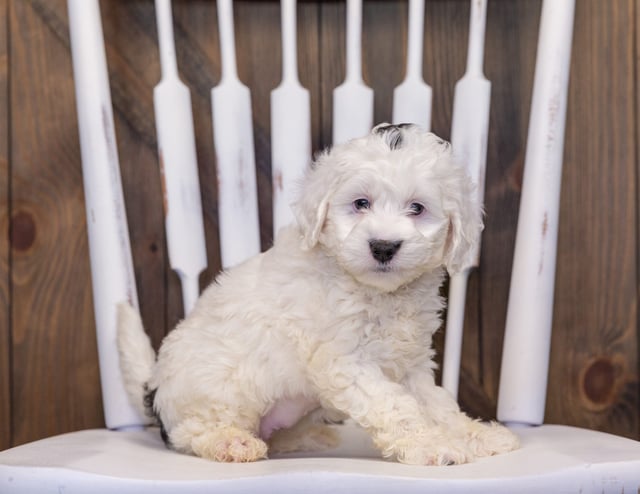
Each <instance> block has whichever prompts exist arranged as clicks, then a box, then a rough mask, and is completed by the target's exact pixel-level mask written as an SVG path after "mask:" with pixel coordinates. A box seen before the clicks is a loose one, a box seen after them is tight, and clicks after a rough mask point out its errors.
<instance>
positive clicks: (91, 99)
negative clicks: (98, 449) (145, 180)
mask: <svg viewBox="0 0 640 494" xmlns="http://www.w3.org/2000/svg"><path fill="white" fill-rule="evenodd" d="M68 10H69V28H70V33H71V47H72V58H73V73H74V79H75V91H76V106H77V111H78V128H79V132H80V150H81V154H82V175H83V181H84V191H85V204H86V209H87V229H88V234H89V257H90V261H91V280H92V287H93V305H94V311H95V319H96V331H97V342H98V357H99V364H100V380H101V386H102V396H103V406H104V415H105V422H106V424H107V427H108V428H110V429H119V428H127V427H136V426H141V425H142V424H143V423H144V420H143V419H142V418H141V417H140V416H139V414H138V413H137V412H136V410H135V409H134V408H133V407H132V406H131V404H130V403H129V398H128V397H127V394H126V392H125V389H124V384H123V381H122V377H121V374H120V367H119V359H118V353H117V348H116V321H117V318H116V306H117V304H119V303H121V302H129V303H130V304H132V305H133V306H134V307H137V305H138V296H137V292H136V284H135V277H134V274H133V262H132V259H131V249H130V245H129V230H128V227H127V217H126V212H125V208H124V199H123V194H122V184H121V181H120V166H119V162H118V150H117V147H116V139H115V130H114V124H113V113H112V106H111V93H110V89H109V78H108V74H107V63H106V57H105V50H104V40H103V35H102V21H101V18H100V6H99V4H98V0H69V1H68Z"/></svg>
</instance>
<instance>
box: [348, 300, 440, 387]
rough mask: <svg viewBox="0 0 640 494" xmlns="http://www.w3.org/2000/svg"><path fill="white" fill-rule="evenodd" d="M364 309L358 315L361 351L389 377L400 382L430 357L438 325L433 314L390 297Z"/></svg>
mask: <svg viewBox="0 0 640 494" xmlns="http://www.w3.org/2000/svg"><path fill="white" fill-rule="evenodd" d="M366 306H367V309H366V310H363V311H362V313H361V315H360V317H361V326H360V333H359V336H360V348H361V351H362V353H363V355H364V357H365V358H367V359H368V360H370V361H373V362H376V363H377V364H378V365H379V366H380V367H381V368H382V370H383V371H384V373H385V374H386V375H387V376H388V377H390V378H392V379H394V380H400V379H402V377H403V376H404V375H405V374H406V372H407V371H408V370H409V369H411V368H413V367H415V366H417V365H420V364H421V363H422V362H424V361H425V360H428V359H430V358H431V356H432V350H431V336H432V334H433V332H434V331H435V330H436V329H437V328H438V326H439V322H438V321H439V319H438V316H437V313H436V312H434V311H430V310H426V308H425V307H424V304H423V306H421V305H420V304H418V303H416V302H415V301H414V300H411V299H407V298H403V297H393V296H390V297H385V298H378V299H377V300H373V301H371V303H369V304H367V305H366Z"/></svg>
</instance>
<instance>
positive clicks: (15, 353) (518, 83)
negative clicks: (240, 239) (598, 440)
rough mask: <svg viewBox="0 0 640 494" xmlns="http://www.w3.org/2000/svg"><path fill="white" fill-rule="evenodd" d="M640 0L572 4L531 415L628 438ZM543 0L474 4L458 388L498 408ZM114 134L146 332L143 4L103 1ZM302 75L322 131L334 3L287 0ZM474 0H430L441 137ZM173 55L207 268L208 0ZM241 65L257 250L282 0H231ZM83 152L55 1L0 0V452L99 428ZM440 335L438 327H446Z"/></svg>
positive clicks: (152, 302)
mask: <svg viewBox="0 0 640 494" xmlns="http://www.w3.org/2000/svg"><path fill="white" fill-rule="evenodd" d="M638 1H639V0H614V1H607V2H603V1H601V0H577V7H576V28H575V35H574V50H573V62H572V68H571V70H572V75H571V88H570V100H569V110H568V122H567V139H566V148H565V164H564V173H563V180H564V182H563V186H562V205H561V208H562V209H561V219H560V239H559V255H558V273H557V293H556V305H555V314H554V332H553V350H552V354H551V369H550V388H549V395H548V404H547V414H546V420H547V422H553V423H564V424H573V425H578V426H583V427H589V428H593V429H598V430H605V431H610V432H614V433H616V434H621V435H624V436H628V437H635V438H640V418H639V413H640V412H639V411H640V398H639V394H640V380H639V378H638V374H639V370H640V363H639V362H640V361H639V358H638V350H639V341H640V335H639V332H638V314H637V306H638V297H637V293H638V281H639V278H640V275H639V270H638V263H637V256H636V252H637V251H638V242H639V239H638V215H637V204H638V170H637V155H638V154H637V153H638V150H637V144H636V143H637V142H638V141H639V139H638V122H637V119H636V114H637V110H638V109H639V108H638V107H637V106H636V105H637V103H636V102H637V101H639V100H640V99H639V98H638V84H637V80H638V73H637V68H636V60H637V58H638V53H639V51H640V41H636V40H637V39H638V34H637V19H638V17H637V16H638V10H637V9H638ZM540 6H541V1H540V0H509V1H506V0H491V1H490V2H489V12H488V26H487V47H486V63H485V72H486V75H487V77H488V78H489V79H490V80H491V82H492V84H493V86H492V87H493V90H492V95H493V105H492V110H491V112H492V113H491V130H490V136H489V156H488V171H487V190H486V211H487V217H486V230H485V234H484V243H483V256H482V262H481V266H480V269H479V270H478V271H477V272H476V273H474V274H473V276H472V278H471V281H470V287H469V303H468V310H467V316H466V334H465V341H464V348H463V356H464V361H465V364H464V366H463V370H462V382H461V402H462V404H463V406H464V407H465V408H466V409H467V410H469V411H470V412H471V413H473V414H476V415H480V416H482V417H493V416H494V415H495V407H496V394H497V388H498V380H499V362H500V355H501V344H502V333H503V329H504V321H505V314H506V301H507V296H508V286H509V281H510V271H511V260H512V251H513V244H514V239H515V228H516V221H517V211H518V201H519V197H520V190H521V178H522V171H523V161H524V153H525V145H526V130H527V123H528V115H529V105H530V100H531V86H532V76H533V69H534V63H535V50H536V42H537V30H538V24H539V14H540ZM101 8H102V15H103V23H104V32H105V38H106V42H107V58H108V62H109V69H110V78H111V87H112V97H113V103H114V115H115V121H116V134H117V138H118V146H119V152H120V161H121V167H122V178H123V184H124V192H125V198H126V202H127V214H128V220H129V225H130V230H131V241H132V249H133V257H134V263H135V272H136V279H137V283H138V290H139V296H140V302H141V311H142V315H143V319H144V322H145V325H146V327H147V329H148V331H149V332H150V333H151V335H152V339H153V342H154V344H155V345H156V346H157V345H158V344H159V343H160V340H161V339H162V337H163V336H164V335H165V334H166V332H167V331H168V330H169V329H170V328H171V327H172V326H173V325H174V324H175V323H176V321H177V320H178V319H179V318H180V314H181V311H182V307H181V298H180V293H179V283H178V279H177V277H176V276H175V274H174V273H172V272H171V271H170V269H169V268H168V266H167V263H168V260H167V253H166V245H165V238H164V231H163V216H162V205H161V186H160V179H159V173H158V164H157V156H156V142H155V129H154V123H153V119H152V118H153V105H152V88H153V86H154V85H155V84H156V83H157V81H158V79H159V60H158V53H157V41H156V28H155V14H154V10H153V2H152V0H103V1H102V3H101ZM298 10H299V12H298V13H299V20H298V31H299V38H298V42H299V45H298V53H299V59H300V78H301V80H302V83H303V84H304V85H305V86H306V87H308V88H309V90H310V92H311V104H312V133H313V135H312V142H313V147H314V149H316V150H319V149H321V148H323V147H325V146H327V145H328V144H330V136H331V91H332V90H333V88H334V87H335V86H336V85H338V84H339V83H341V82H342V79H343V77H344V58H345V57H344V50H343V45H344V27H345V22H344V15H345V5H344V2H342V1H319V0H318V1H310V0H309V1H307V0H304V1H302V2H301V3H300V5H299V9H298ZM406 14H407V6H406V2H404V1H398V0H367V1H365V2H364V27H363V38H364V63H363V67H364V72H365V79H366V81H367V82H368V83H369V85H370V86H372V87H374V89H375V90H376V103H375V105H376V106H375V119H376V121H384V120H389V119H390V116H391V95H392V91H393V88H394V86H395V85H397V84H398V83H399V82H400V81H401V80H402V78H403V75H404V57H405V52H406V48H405V45H404V42H405V40H406V31H407V25H406ZM468 14H469V2H467V1H464V0H429V1H427V2H426V36H425V42H424V47H425V53H424V61H425V70H424V74H425V78H426V80H427V81H428V82H429V83H430V84H431V85H432V86H433V90H434V108H433V124H432V128H433V130H434V131H435V132H436V133H438V134H440V135H441V136H442V137H444V138H448V137H449V133H450V125H451V107H452V98H453V85H454V83H455V81H456V80H457V79H458V78H459V77H460V76H461V75H462V73H463V70H464V65H465V57H466V47H467V46H466V43H467V27H468ZM174 15H175V31H176V39H177V51H178V63H179V67H180V70H181V73H182V77H183V80H184V81H185V83H187V84H188V86H189V87H190V89H191V91H192V98H193V105H194V118H195V127H196V132H197V136H196V139H197V154H198V159H199V166H200V169H199V170H200V181H201V187H202V196H203V211H204V217H205V225H206V238H207V244H208V259H209V269H208V270H207V271H206V273H204V274H203V276H202V278H201V283H202V284H203V285H204V284H206V283H208V282H209V281H210V280H211V279H212V277H213V276H214V275H215V273H216V271H217V270H218V268H219V265H220V261H219V252H218V237H217V231H216V224H217V208H216V187H215V154H214V148H213V143H212V138H211V136H212V123H211V108H210V90H211V88H212V87H213V86H214V85H215V84H216V83H217V82H218V79H219V77H220V56H219V46H218V35H217V27H216V26H217V16H216V11H215V2H213V1H211V0H178V1H174ZM235 17H236V38H237V51H238V56H239V74H240V77H241V79H242V80H243V81H244V82H245V83H246V84H247V85H248V86H249V87H250V88H251V90H252V98H253V99H252V102H253V111H254V127H255V140H256V142H255V146H256V157H257V167H258V183H259V191H260V207H261V220H262V239H263V246H264V247H265V248H266V247H268V246H269V244H270V242H271V233H270V232H271V220H270V213H269V212H270V210H271V193H270V191H271V183H270V166H271V164H270V148H269V137H270V131H269V122H270V117H269V92H270V91H271V90H272V89H273V88H275V87H276V86H277V85H278V83H279V80H280V64H281V57H280V33H279V22H280V20H279V19H280V18H279V5H278V2H277V1H275V0H262V1H248V0H238V1H236V2H235ZM83 201H84V199H83V191H82V175H81V166H80V152H79V143H78V132H77V122H76V109H75V100H74V92H73V80H72V69H71V59H70V54H69V35H68V25H67V12H66V4H65V2H64V0H0V227H1V228H2V232H3V233H2V235H0V449H3V448H6V447H9V446H11V445H17V444H21V443H24V442H27V441H31V440H34V439H38V438H41V437H44V436H49V435H52V434H57V433H61V432H65V431H70V430H76V429H80V428H88V427H102V426H103V416H102V411H101V405H102V404H101V396H100V391H99V379H98V367H97V360H96V359H97V357H96V347H95V345H96V343H95V335H94V321H93V307H92V299H91V283H90V273H89V260H88V249H87V238H86V225H85V212H84V202H83ZM440 344H441V339H440Z"/></svg>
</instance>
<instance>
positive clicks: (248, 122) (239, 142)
mask: <svg viewBox="0 0 640 494" xmlns="http://www.w3.org/2000/svg"><path fill="white" fill-rule="evenodd" d="M216 3H217V7H218V27H219V32H220V52H221V58H222V77H221V79H220V83H219V84H218V85H217V86H216V87H215V88H213V90H212V91H211V104H212V107H213V108H212V115H213V140H214V144H215V148H216V158H217V163H216V164H217V166H216V170H217V173H218V218H219V220H218V221H219V227H220V256H221V258H222V266H223V267H224V268H229V267H231V266H234V265H236V264H239V263H241V262H242V261H244V260H246V259H248V258H249V257H251V256H253V255H255V254H258V253H259V252H260V225H259V219H258V199H257V198H258V193H257V186H256V170H255V155H254V154H255V151H254V147H253V120H252V115H251V95H250V93H249V88H248V87H247V86H245V85H244V84H242V82H240V79H238V71H237V67H236V52H235V35H234V28H233V4H232V1H231V0H218V1H217V2H216Z"/></svg>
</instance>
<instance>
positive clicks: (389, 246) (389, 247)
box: [369, 240, 402, 263]
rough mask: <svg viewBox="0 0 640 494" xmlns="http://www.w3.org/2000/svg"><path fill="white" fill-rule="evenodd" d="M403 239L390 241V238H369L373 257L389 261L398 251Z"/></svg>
mask: <svg viewBox="0 0 640 494" xmlns="http://www.w3.org/2000/svg"><path fill="white" fill-rule="evenodd" d="M401 245H402V240H398V241H396V242H390V241H388V240H369V249H370V250H371V255H372V256H373V258H374V259H375V260H376V261H378V262H381V263H388V262H389V261H391V259H393V256H394V255H395V254H396V252H398V249H400V246H401Z"/></svg>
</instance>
